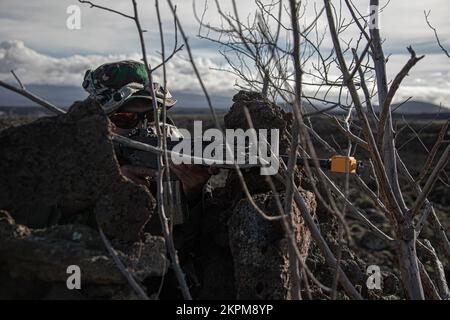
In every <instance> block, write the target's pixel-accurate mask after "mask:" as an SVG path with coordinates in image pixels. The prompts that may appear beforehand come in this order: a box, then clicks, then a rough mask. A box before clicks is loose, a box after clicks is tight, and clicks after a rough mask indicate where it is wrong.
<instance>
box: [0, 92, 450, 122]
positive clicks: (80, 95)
mask: <svg viewBox="0 0 450 320" xmlns="http://www.w3.org/2000/svg"><path fill="white" fill-rule="evenodd" d="M27 88H28V89H29V90H30V91H31V92H33V93H35V94H36V95H38V96H40V97H42V98H44V99H46V100H48V101H49V102H51V103H54V104H56V105H57V106H61V107H63V108H67V107H69V106H70V105H71V104H72V103H73V102H74V101H76V100H83V99H85V98H86V96H87V93H86V92H85V91H84V90H83V89H82V88H81V87H69V86H46V85H29V86H27ZM172 95H173V97H174V98H175V99H177V100H178V104H177V105H176V107H177V110H179V111H180V112H184V111H182V110H183V109H185V110H190V109H200V110H201V109H205V108H208V105H207V101H206V99H205V97H204V96H203V95H200V94H196V93H191V92H177V91H173V92H172ZM232 98H233V94H232V93H231V94H230V96H228V97H224V96H219V95H211V99H212V104H213V106H214V108H217V109H228V108H229V107H230V106H231V105H232V103H233V102H232ZM32 105H34V104H33V103H32V102H30V101H29V100H28V99H26V98H24V97H22V96H20V95H18V94H17V93H14V92H11V91H9V90H6V89H4V88H0V106H4V107H23V106H32ZM304 105H305V108H306V111H307V112H315V111H317V109H319V110H320V109H323V108H326V107H327V106H323V105H316V106H315V107H313V106H311V105H310V104H309V103H306V102H305V104H304ZM398 106H399V104H394V105H393V110H394V114H395V115H402V114H405V115H420V114H428V115H435V114H439V113H441V114H447V113H450V109H449V108H446V107H440V106H438V105H435V104H433V103H429V102H422V101H408V102H406V103H404V104H403V105H401V106H400V107H398ZM375 108H377V107H376V106H375ZM3 109H4V108H3ZM0 111H5V110H0ZM24 111H25V109H23V110H22V112H24ZM29 111H31V109H30V110H29ZM333 111H335V112H342V110H341V109H338V108H336V109H334V110H333ZM22 112H21V113H22Z"/></svg>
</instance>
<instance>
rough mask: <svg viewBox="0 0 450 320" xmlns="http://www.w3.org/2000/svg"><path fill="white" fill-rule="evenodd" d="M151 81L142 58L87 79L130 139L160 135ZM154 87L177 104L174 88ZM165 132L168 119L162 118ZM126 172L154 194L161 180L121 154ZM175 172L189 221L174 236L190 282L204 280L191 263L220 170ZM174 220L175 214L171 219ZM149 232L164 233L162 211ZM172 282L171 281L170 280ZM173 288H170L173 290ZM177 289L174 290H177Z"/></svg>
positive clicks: (174, 132) (172, 129)
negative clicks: (214, 176)
mask: <svg viewBox="0 0 450 320" xmlns="http://www.w3.org/2000/svg"><path fill="white" fill-rule="evenodd" d="M148 84H149V79H148V76H147V72H146V69H145V66H144V64H142V63H140V62H136V61H128V60H127V61H119V62H113V63H107V64H104V65H101V66H100V67H98V68H97V69H96V70H94V71H91V70H88V71H87V72H86V74H85V77H84V81H83V88H84V89H85V90H86V91H87V92H89V94H90V96H91V97H94V98H95V99H96V100H97V101H98V102H99V103H100V105H101V106H102V108H103V109H104V111H105V113H106V114H107V115H108V117H109V119H110V120H111V122H112V123H113V125H114V127H113V131H114V132H115V133H117V134H120V135H122V136H126V137H131V138H132V137H133V136H134V135H136V134H139V133H138V131H139V130H142V129H144V130H145V132H146V133H147V132H148V134H155V132H156V126H157V124H156V123H155V121H154V111H153V104H152V97H151V93H150V92H148V91H147V90H145V87H146V86H148ZM153 89H154V90H155V95H156V98H157V103H158V107H161V108H162V106H163V103H164V99H165V105H166V108H167V109H170V108H172V107H173V106H174V105H175V103H176V102H177V101H176V100H175V99H173V98H172V96H171V94H170V92H168V91H166V92H165V94H164V89H163V88H162V87H161V86H159V85H158V84H157V83H153ZM160 121H161V122H160V124H159V126H160V128H161V130H162V127H163V121H162V119H161V120H160ZM166 129H167V136H168V137H175V136H176V137H180V135H181V133H180V132H179V130H178V129H177V127H176V126H175V124H174V123H173V121H172V120H171V119H170V118H169V117H167V119H166ZM116 155H117V158H118V162H119V165H120V171H121V172H122V175H124V176H125V177H127V178H128V179H130V180H132V181H134V182H135V183H137V184H140V185H144V186H146V187H148V188H149V190H150V191H151V192H152V193H153V194H154V193H155V189H156V184H155V182H154V178H155V177H156V175H157V172H156V170H154V169H151V168H148V167H141V166H132V165H129V164H127V163H125V162H124V161H123V159H121V157H120V153H116ZM170 169H171V172H173V173H175V174H176V175H177V177H178V178H179V180H180V181H181V185H182V197H181V198H182V202H183V203H182V208H180V209H181V210H179V211H182V212H183V213H184V214H183V215H184V217H185V219H183V220H182V222H181V223H180V222H174V220H175V219H171V220H172V224H175V226H174V227H173V236H174V242H175V246H176V248H177V250H178V252H179V257H180V262H181V263H182V264H183V267H184V269H185V271H186V273H187V275H188V279H189V278H190V279H191V281H190V283H198V281H197V279H196V276H195V271H194V270H193V264H192V262H191V259H190V257H191V255H192V253H191V251H192V250H191V249H192V247H193V244H194V242H195V237H196V234H197V231H198V229H199V222H200V220H201V215H202V214H203V212H202V210H203V205H202V199H204V198H205V196H207V197H209V196H210V192H211V190H210V188H209V185H208V184H207V181H208V179H209V178H210V176H211V175H212V174H216V173H218V169H217V168H214V167H204V166H199V165H188V164H181V165H173V164H172V165H171V166H170ZM169 218H173V217H169ZM146 230H147V231H149V232H150V233H151V234H154V235H155V234H161V225H160V222H159V218H158V215H157V214H154V215H153V216H152V219H151V220H150V222H149V223H148V225H147V227H146ZM167 280H168V281H167ZM166 282H169V286H171V284H170V283H172V285H173V286H174V287H175V288H176V282H175V280H174V277H171V276H169V277H167V278H166ZM169 290H170V289H169ZM176 291H177V290H174V292H176Z"/></svg>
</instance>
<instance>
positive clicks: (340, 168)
mask: <svg viewBox="0 0 450 320" xmlns="http://www.w3.org/2000/svg"><path fill="white" fill-rule="evenodd" d="M131 138H132V139H133V140H136V141H138V142H141V143H144V144H147V145H150V146H153V147H157V146H158V138H157V137H156V136H153V135H149V136H132V137H131ZM182 140H183V139H171V138H167V139H166V148H167V150H169V151H172V150H173V149H174V147H175V146H177V145H178V144H179V143H181V142H182ZM188 143H190V144H191V148H190V150H191V154H186V155H185V156H187V158H191V159H195V160H197V162H200V163H196V164H199V165H203V166H211V165H214V166H216V167H218V168H221V169H234V168H235V166H236V164H237V166H238V167H239V168H240V169H244V170H247V169H251V168H254V167H262V166H265V165H268V162H267V161H266V160H265V159H264V158H262V157H259V156H255V157H254V159H256V162H255V161H253V162H255V163H252V162H251V161H250V155H249V146H245V147H240V148H232V150H233V151H234V157H232V159H238V158H239V156H241V159H244V163H242V162H236V163H235V162H233V161H217V159H208V158H203V157H195V154H194V150H195V148H196V147H195V145H196V144H197V145H198V144H201V150H202V151H203V150H205V148H206V147H207V146H209V145H210V144H211V143H212V141H204V140H189V141H188ZM202 154H203V152H202ZM222 154H223V155H226V154H227V149H226V145H225V144H223V151H222ZM116 155H118V158H120V159H122V161H124V162H125V163H126V164H129V165H133V166H142V167H148V168H152V169H157V168H158V162H157V160H158V157H157V155H156V154H155V153H152V152H149V151H143V150H138V149H135V148H132V147H129V146H124V145H121V144H120V143H117V144H116ZM280 158H281V159H283V161H284V162H286V163H287V161H288V159H289V156H288V155H281V156H280ZM317 163H318V164H319V167H320V168H322V169H325V170H329V171H331V172H335V173H347V172H348V173H351V174H358V173H359V171H360V170H361V169H362V168H363V163H362V161H357V160H356V159H355V158H354V157H349V156H342V155H334V156H332V157H331V158H328V159H313V158H302V157H297V162H296V164H297V165H300V166H305V165H306V164H308V165H309V166H311V167H315V166H316V164H317ZM173 180H177V178H176V177H173Z"/></svg>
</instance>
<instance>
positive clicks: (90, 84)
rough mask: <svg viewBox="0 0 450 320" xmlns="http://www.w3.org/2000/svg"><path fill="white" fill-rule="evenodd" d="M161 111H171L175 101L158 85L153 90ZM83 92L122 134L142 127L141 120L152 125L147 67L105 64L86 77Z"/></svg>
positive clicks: (126, 63)
mask: <svg viewBox="0 0 450 320" xmlns="http://www.w3.org/2000/svg"><path fill="white" fill-rule="evenodd" d="M151 87H152V88H153V90H154V92H155V96H156V101H157V106H158V108H161V107H162V105H163V104H165V106H166V108H167V109H169V108H171V107H172V106H173V105H174V104H175V103H176V100H175V99H173V98H172V96H171V94H170V92H168V90H166V91H164V88H162V87H161V86H160V85H159V84H158V83H153V84H152V86H151ZM83 88H84V89H85V90H86V91H87V92H89V94H90V96H91V97H94V98H95V99H96V100H97V101H98V102H99V104H100V105H101V106H102V108H103V110H104V111H105V113H106V114H107V115H108V116H109V117H110V120H111V121H112V122H113V123H114V124H115V126H116V128H118V131H119V132H118V133H121V132H120V131H128V130H131V129H133V128H136V127H137V126H139V125H140V123H141V122H142V120H144V119H147V120H149V122H152V121H153V114H154V111H153V102H152V94H151V92H150V91H149V90H148V88H149V79H148V75H147V71H146V68H145V65H144V64H143V63H140V62H137V61H131V60H124V61H118V62H112V63H106V64H103V65H101V66H99V67H98V68H97V69H95V70H93V71H92V70H88V71H86V73H85V76H84V81H83Z"/></svg>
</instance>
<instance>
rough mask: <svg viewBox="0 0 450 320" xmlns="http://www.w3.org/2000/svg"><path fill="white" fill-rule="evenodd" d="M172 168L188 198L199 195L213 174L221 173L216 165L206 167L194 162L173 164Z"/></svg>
mask: <svg viewBox="0 0 450 320" xmlns="http://www.w3.org/2000/svg"><path fill="white" fill-rule="evenodd" d="M170 169H171V170H172V171H173V172H174V173H175V174H176V175H177V177H178V178H179V179H180V180H181V183H182V185H183V191H184V193H185V195H186V197H187V198H188V199H195V198H196V197H197V196H199V195H200V194H201V192H202V189H203V186H204V185H205V183H206V182H207V181H208V179H209V178H210V177H211V175H215V174H218V173H219V169H218V168H216V167H214V166H210V167H204V166H199V165H194V164H179V165H171V166H170Z"/></svg>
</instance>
